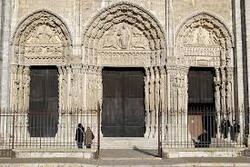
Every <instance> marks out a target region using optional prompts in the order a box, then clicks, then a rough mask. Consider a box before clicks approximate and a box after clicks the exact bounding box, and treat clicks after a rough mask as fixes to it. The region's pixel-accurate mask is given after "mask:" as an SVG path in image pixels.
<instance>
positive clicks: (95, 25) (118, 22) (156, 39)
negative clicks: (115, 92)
mask: <svg viewBox="0 0 250 167" xmlns="http://www.w3.org/2000/svg"><path fill="white" fill-rule="evenodd" d="M163 34H164V33H163V31H162V30H161V27H159V24H158V23H157V22H156V19H154V18H153V17H152V16H151V15H150V14H148V12H146V11H145V10H144V9H142V8H140V7H138V6H135V5H132V4H130V3H124V2H123V3H117V4H114V5H112V6H110V7H109V8H107V9H105V10H103V11H101V13H100V14H98V15H97V16H96V17H95V18H94V19H93V20H92V22H91V23H90V25H89V26H88V28H87V30H86V32H85V33H84V36H83V37H84V41H83V45H84V46H83V50H84V51H85V57H82V61H83V62H84V63H88V64H97V65H99V66H112V65H113V66H136V67H138V66H139V67H143V66H151V65H159V64H161V63H162V64H164V62H165V39H164V35H163Z"/></svg>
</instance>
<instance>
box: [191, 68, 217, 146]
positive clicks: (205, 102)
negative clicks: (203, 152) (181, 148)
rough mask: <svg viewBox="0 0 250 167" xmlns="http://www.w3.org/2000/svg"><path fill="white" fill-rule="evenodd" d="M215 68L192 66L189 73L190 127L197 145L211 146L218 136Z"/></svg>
mask: <svg viewBox="0 0 250 167" xmlns="http://www.w3.org/2000/svg"><path fill="white" fill-rule="evenodd" d="M215 116H216V113H215V99H214V69H213V68H200V67H193V68H190V70H189V73H188V128H189V131H190V133H191V136H192V138H193V139H194V140H197V141H199V142H200V143H195V144H196V146H197V147H209V144H210V143H211V139H212V138H213V137H215V136H216V121H215Z"/></svg>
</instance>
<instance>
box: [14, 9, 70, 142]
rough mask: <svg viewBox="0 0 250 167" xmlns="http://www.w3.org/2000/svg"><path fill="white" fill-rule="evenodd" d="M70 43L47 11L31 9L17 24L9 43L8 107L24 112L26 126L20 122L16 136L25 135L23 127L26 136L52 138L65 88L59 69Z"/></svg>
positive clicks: (63, 27) (56, 20)
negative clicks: (10, 48) (10, 51)
mask: <svg viewBox="0 0 250 167" xmlns="http://www.w3.org/2000/svg"><path fill="white" fill-rule="evenodd" d="M71 43H72V42H71V37H70V33H69V31H68V29H67V27H66V26H65V24H64V23H63V22H62V20H61V19H60V18H59V17H57V16H56V15H55V14H52V13H51V12H49V11H45V10H42V11H37V12H34V13H32V14H31V15H29V16H28V17H26V18H25V19H24V20H23V21H22V22H21V23H20V24H19V25H18V28H17V30H16V32H15V34H14V36H13V43H12V48H13V52H12V56H11V77H10V78H11V81H10V82H11V90H10V108H11V109H12V110H14V111H15V112H17V113H18V114H24V117H23V118H25V119H27V120H28V121H27V122H28V125H26V124H25V125H22V126H23V127H25V128H21V129H20V132H18V133H17V134H16V136H15V137H16V138H17V139H18V138H21V136H22V135H24V136H26V135H28V133H27V131H26V129H28V130H29V135H30V137H55V135H56V133H57V124H58V121H59V106H60V104H59V103H61V99H62V98H61V96H62V92H63V89H65V88H63V87H62V83H61V77H62V76H61V73H59V72H60V68H61V66H63V65H66V64H68V60H69V56H70V51H71ZM17 119H21V118H17ZM20 122H21V121H20V120H17V121H16V123H17V125H16V126H21V125H19V124H20ZM26 126H28V127H27V128H26Z"/></svg>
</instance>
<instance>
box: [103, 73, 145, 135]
mask: <svg viewBox="0 0 250 167" xmlns="http://www.w3.org/2000/svg"><path fill="white" fill-rule="evenodd" d="M144 119H145V110H144V70H143V69H141V68H104V70H103V108H102V133H103V136H104V137H143V136H144V132H145V121H144Z"/></svg>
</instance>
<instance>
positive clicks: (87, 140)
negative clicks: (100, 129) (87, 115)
mask: <svg viewBox="0 0 250 167" xmlns="http://www.w3.org/2000/svg"><path fill="white" fill-rule="evenodd" d="M94 138H95V136H94V134H93V132H92V131H91V129H90V127H87V130H86V132H85V141H84V144H85V145H86V148H91V144H92V140H93V139H94Z"/></svg>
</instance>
